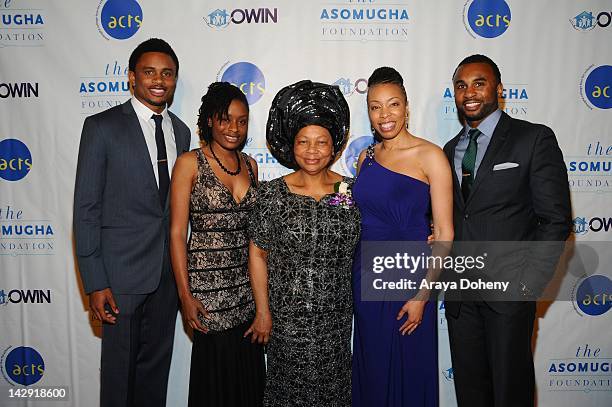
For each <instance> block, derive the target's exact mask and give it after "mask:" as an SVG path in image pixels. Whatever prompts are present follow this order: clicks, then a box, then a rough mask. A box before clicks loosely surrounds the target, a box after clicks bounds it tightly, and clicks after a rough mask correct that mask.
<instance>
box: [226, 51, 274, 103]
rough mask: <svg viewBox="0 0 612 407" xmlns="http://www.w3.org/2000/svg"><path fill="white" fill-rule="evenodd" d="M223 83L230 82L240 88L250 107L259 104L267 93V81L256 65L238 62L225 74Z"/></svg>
mask: <svg viewBox="0 0 612 407" xmlns="http://www.w3.org/2000/svg"><path fill="white" fill-rule="evenodd" d="M221 81H222V82H229V83H231V84H232V85H234V86H237V87H238V88H240V90H241V91H242V93H244V94H245V95H246V98H247V101H248V102H249V105H252V104H253V103H255V102H257V101H258V100H259V99H261V97H262V96H263V94H264V92H265V91H266V79H265V78H264V75H263V73H262V72H261V71H260V70H259V68H258V67H257V66H255V64H252V63H250V62H236V63H235V64H232V65H230V67H229V68H227V69H226V70H225V72H223V76H222V77H221Z"/></svg>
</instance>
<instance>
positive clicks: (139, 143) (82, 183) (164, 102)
mask: <svg viewBox="0 0 612 407" xmlns="http://www.w3.org/2000/svg"><path fill="white" fill-rule="evenodd" d="M178 67H179V64H178V59H177V57H176V54H175V53H174V51H173V50H172V48H171V47H170V46H169V45H168V44H167V43H166V42H165V41H163V40H160V39H156V38H152V39H150V40H148V41H145V42H143V43H142V44H140V45H138V47H136V49H135V50H134V51H133V52H132V55H131V56H130V60H129V81H130V85H131V87H132V89H133V97H132V98H131V99H130V100H128V101H127V102H125V103H124V104H122V105H119V106H116V107H113V108H111V109H108V110H106V111H104V112H101V113H98V114H96V115H93V116H90V117H88V118H87V119H85V123H84V124H83V132H82V134H81V144H80V147H79V159H78V166H77V174H76V185H75V192H74V236H75V241H76V255H77V260H78V265H79V271H80V274H81V278H82V280H83V286H84V289H85V292H86V293H87V294H89V303H90V308H91V311H92V313H93V316H94V318H96V319H99V320H101V321H102V322H103V331H102V362H101V396H100V400H101V401H100V404H101V406H103V407H105V406H112V407H119V406H145V405H146V406H165V405H166V389H167V383H168V372H169V370H170V360H171V356H172V344H173V339H174V325H175V320H176V313H177V310H178V300H177V294H176V286H175V283H174V279H173V277H172V272H171V269H170V261H169V252H168V236H169V234H168V218H169V204H168V199H169V198H168V189H169V184H170V173H171V171H172V166H173V165H174V162H175V161H176V157H177V155H180V154H181V153H182V152H184V151H187V150H188V149H189V144H190V138H191V136H190V132H189V129H188V127H187V126H186V125H185V124H184V123H183V122H182V121H181V120H180V119H179V118H178V117H176V116H175V115H174V114H173V113H171V112H169V111H168V109H167V106H168V104H169V103H171V101H172V97H173V95H174V89H175V88H176V80H177V75H178Z"/></svg>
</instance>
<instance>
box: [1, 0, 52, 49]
mask: <svg viewBox="0 0 612 407" xmlns="http://www.w3.org/2000/svg"><path fill="white" fill-rule="evenodd" d="M45 20H46V16H45V10H43V9H41V8H40V7H36V8H35V9H30V8H28V7H27V6H25V5H24V4H23V3H22V2H21V4H20V2H19V1H14V0H1V1H0V22H1V24H0V26H1V27H2V28H1V29H0V48H3V47H41V46H43V45H44V42H45V35H46V33H45Z"/></svg>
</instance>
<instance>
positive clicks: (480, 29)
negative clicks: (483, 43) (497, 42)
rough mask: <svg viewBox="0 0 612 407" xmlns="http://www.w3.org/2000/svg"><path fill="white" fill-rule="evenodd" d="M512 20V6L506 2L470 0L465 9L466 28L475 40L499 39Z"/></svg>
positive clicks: (499, 0) (464, 20) (502, 0)
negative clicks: (477, 37) (478, 38)
mask: <svg viewBox="0 0 612 407" xmlns="http://www.w3.org/2000/svg"><path fill="white" fill-rule="evenodd" d="M511 19H512V16H511V13H510V6H508V3H506V2H505V1H504V0H470V1H468V2H467V3H465V6H464V8H463V22H464V24H465V28H466V29H467V30H468V32H469V33H470V34H471V35H472V37H474V38H476V36H479V37H483V38H495V37H499V36H500V35H502V34H503V33H505V32H506V30H507V29H508V27H509V26H510V21H511Z"/></svg>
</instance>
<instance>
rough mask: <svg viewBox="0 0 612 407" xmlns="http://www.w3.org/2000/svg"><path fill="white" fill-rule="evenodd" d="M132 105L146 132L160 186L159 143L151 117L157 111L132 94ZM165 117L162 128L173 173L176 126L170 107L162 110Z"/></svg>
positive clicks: (169, 167)
mask: <svg viewBox="0 0 612 407" xmlns="http://www.w3.org/2000/svg"><path fill="white" fill-rule="evenodd" d="M131 101H132V107H134V111H135V112H136V116H138V122H139V123H140V128H141V129H142V133H143V134H144V138H145V141H146V143H147V149H148V150H149V156H150V157H151V165H152V166H153V173H154V174H155V182H157V186H159V171H158V169H157V144H156V143H155V122H154V121H153V119H152V118H151V116H153V115H154V114H158V113H155V112H154V111H153V110H151V109H149V108H148V107H147V106H145V105H144V104H143V103H142V102H141V101H140V100H138V99H136V98H135V97H134V96H132V99H131ZM161 115H162V117H163V120H162V130H163V131H164V142H165V143H166V154H167V156H168V172H169V174H170V175H172V168H174V163H175V162H176V139H175V138H174V128H173V127H172V119H170V115H169V114H168V107H165V108H164V111H163V112H161Z"/></svg>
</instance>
